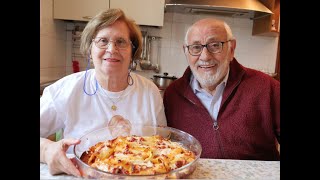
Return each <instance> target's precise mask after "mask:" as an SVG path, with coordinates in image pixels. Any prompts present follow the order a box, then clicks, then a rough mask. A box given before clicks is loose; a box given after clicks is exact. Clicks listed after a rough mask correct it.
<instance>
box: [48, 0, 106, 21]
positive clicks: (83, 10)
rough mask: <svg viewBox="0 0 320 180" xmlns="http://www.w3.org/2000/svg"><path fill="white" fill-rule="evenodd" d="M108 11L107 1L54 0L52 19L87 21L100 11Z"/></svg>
mask: <svg viewBox="0 0 320 180" xmlns="http://www.w3.org/2000/svg"><path fill="white" fill-rule="evenodd" d="M106 9H109V0H54V1H53V18H54V19H63V20H76V21H89V20H90V19H91V18H92V17H93V16H95V15H96V14H97V13H98V12H100V11H102V10H106Z"/></svg>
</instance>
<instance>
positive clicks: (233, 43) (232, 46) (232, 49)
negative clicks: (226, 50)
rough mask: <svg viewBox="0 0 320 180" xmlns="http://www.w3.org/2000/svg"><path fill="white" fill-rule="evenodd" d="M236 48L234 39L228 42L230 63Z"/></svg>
mask: <svg viewBox="0 0 320 180" xmlns="http://www.w3.org/2000/svg"><path fill="white" fill-rule="evenodd" d="M236 46H237V41H236V40H235V39H233V40H231V41H230V57H231V59H230V61H232V59H233V57H234V52H235V49H236Z"/></svg>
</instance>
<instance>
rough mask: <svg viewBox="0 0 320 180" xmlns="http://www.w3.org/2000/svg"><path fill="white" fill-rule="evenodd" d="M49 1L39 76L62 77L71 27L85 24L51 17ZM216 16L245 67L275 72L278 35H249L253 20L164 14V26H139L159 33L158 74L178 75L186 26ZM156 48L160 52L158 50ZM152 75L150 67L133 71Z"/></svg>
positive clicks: (68, 67)
mask: <svg viewBox="0 0 320 180" xmlns="http://www.w3.org/2000/svg"><path fill="white" fill-rule="evenodd" d="M52 4H53V3H52V0H43V1H42V2H41V8H42V9H41V10H40V13H41V17H40V29H41V31H40V47H41V49H40V75H41V78H42V79H47V78H48V77H49V78H56V77H62V76H64V75H67V74H70V73H72V72H73V70H72V59H73V58H72V53H74V49H73V48H72V43H73V39H72V30H73V29H74V27H75V26H84V25H85V24H84V23H81V22H77V23H72V22H67V21H61V20H55V21H54V20H52V13H51V12H52ZM206 17H216V18H220V19H223V20H225V21H226V22H227V23H228V24H229V25H230V27H231V28H232V30H233V34H234V36H235V37H236V39H237V47H236V51H235V57H236V58H237V59H238V61H239V62H240V63H242V64H243V65H245V66H247V67H252V68H254V69H258V70H262V71H266V72H270V73H273V72H274V71H275V64H276V54H277V43H278V37H265V36H252V35H251V32H252V23H253V22H252V20H250V19H244V18H234V17H226V16H217V15H207V14H198V15H195V14H193V15H190V14H181V13H172V12H170V13H168V12H166V13H165V18H164V26H163V27H161V28H160V27H146V26H141V29H142V30H145V31H148V34H149V35H152V36H160V37H161V40H160V41H159V42H156V41H154V42H153V43H152V53H151V61H152V62H153V63H157V62H159V64H160V73H159V74H162V73H163V72H168V73H169V75H170V76H173V75H174V76H176V77H181V76H182V74H183V72H184V70H185V68H186V67H187V66H188V64H187V61H186V59H185V56H184V53H183V49H182V44H183V41H184V35H185V32H186V30H187V28H188V27H189V26H190V25H191V24H192V23H193V22H195V21H197V20H199V19H202V18H206ZM158 49H159V51H158V52H159V53H158V52H157V50H158ZM78 60H79V62H80V70H85V67H86V65H87V63H86V60H85V58H83V59H81V58H78ZM136 72H137V73H138V74H141V75H143V76H146V77H148V78H151V77H152V76H153V75H154V74H156V73H155V72H154V71H152V70H147V71H146V70H144V71H136Z"/></svg>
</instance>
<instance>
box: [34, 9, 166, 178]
mask: <svg viewBox="0 0 320 180" xmlns="http://www.w3.org/2000/svg"><path fill="white" fill-rule="evenodd" d="M141 48H142V35H141V31H140V29H139V27H138V26H137V25H136V24H135V23H134V22H133V21H132V20H130V19H128V18H127V17H126V16H125V14H124V13H123V11H122V10H120V9H108V10H106V11H104V12H101V13H99V14H98V15H96V16H95V17H94V18H93V19H91V20H90V21H89V22H88V24H87V25H86V27H85V29H84V30H83V32H82V36H81V46H80V50H81V52H82V53H83V54H84V55H85V56H86V57H88V65H90V61H93V64H94V69H88V68H87V70H86V71H82V72H79V73H74V74H71V75H68V76H66V77H64V78H62V79H60V80H59V81H57V82H56V83H54V84H52V85H51V86H48V87H47V88H46V89H45V90H44V92H43V95H42V97H41V98H40V161H41V162H44V163H47V164H48V167H49V170H50V173H51V174H58V173H61V172H65V173H67V174H72V175H74V176H80V173H79V171H78V169H77V168H76V167H75V166H74V164H73V163H72V161H71V160H70V159H69V158H68V157H67V156H66V152H71V149H72V148H69V146H72V145H75V144H78V143H80V141H79V140H78V138H80V137H81V136H83V135H84V134H86V133H88V132H90V131H92V130H94V129H97V128H101V127H106V126H108V123H109V122H110V120H111V119H112V117H114V116H117V117H119V116H121V118H118V119H120V120H126V121H127V122H124V123H128V124H130V125H129V126H131V125H132V128H134V125H135V124H142V125H152V126H159V125H160V126H166V117H165V114H164V107H163V103H162V98H161V95H160V93H159V90H158V88H157V86H156V85H155V84H153V82H152V81H150V80H148V79H147V78H144V77H142V76H140V75H138V74H135V73H132V72H131V71H130V67H131V65H130V64H132V63H133V60H134V59H138V58H139V57H140V55H141V50H142V49H141ZM59 129H63V139H62V140H60V141H57V142H54V141H50V140H48V139H46V137H48V136H49V135H50V134H53V133H55V132H57V131H58V130H59Z"/></svg>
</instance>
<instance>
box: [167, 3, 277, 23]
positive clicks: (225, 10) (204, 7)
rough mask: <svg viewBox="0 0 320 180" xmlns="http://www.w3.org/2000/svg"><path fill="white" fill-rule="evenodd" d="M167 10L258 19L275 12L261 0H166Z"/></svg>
mask: <svg viewBox="0 0 320 180" xmlns="http://www.w3.org/2000/svg"><path fill="white" fill-rule="evenodd" d="M165 4H166V6H165V11H166V12H179V13H195V14H199V13H201V14H203V13H205V14H208V13H209V14H216V15H223V16H231V17H243V18H250V19H257V18H261V17H264V16H268V15H270V14H273V13H272V11H270V10H269V9H268V8H267V7H266V6H265V5H263V4H262V3H261V2H260V1H259V0H165Z"/></svg>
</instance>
